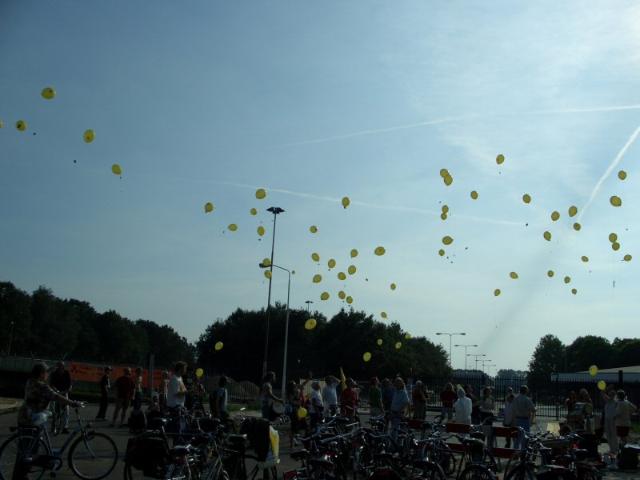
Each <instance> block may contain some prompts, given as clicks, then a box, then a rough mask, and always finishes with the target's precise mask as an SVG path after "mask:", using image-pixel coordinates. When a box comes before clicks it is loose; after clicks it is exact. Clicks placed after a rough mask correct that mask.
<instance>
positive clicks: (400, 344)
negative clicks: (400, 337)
mask: <svg viewBox="0 0 640 480" xmlns="http://www.w3.org/2000/svg"><path fill="white" fill-rule="evenodd" d="M401 348H402V342H396V350H400V349H401Z"/></svg>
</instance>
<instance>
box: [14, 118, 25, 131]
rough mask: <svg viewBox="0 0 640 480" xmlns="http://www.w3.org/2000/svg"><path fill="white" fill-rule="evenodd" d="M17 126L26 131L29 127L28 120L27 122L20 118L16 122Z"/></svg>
mask: <svg viewBox="0 0 640 480" xmlns="http://www.w3.org/2000/svg"><path fill="white" fill-rule="evenodd" d="M16 128H17V129H18V130H20V131H21V132H24V131H25V130H26V129H27V122H25V121H24V120H18V121H17V122H16Z"/></svg>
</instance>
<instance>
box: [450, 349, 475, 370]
mask: <svg viewBox="0 0 640 480" xmlns="http://www.w3.org/2000/svg"><path fill="white" fill-rule="evenodd" d="M477 346H478V345H471V344H466V345H460V344H456V345H454V347H464V369H465V370H466V369H467V349H468V348H470V347H477Z"/></svg>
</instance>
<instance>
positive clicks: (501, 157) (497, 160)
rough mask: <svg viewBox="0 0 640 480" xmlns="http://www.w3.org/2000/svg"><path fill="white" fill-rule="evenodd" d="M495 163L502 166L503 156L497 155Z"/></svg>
mask: <svg viewBox="0 0 640 480" xmlns="http://www.w3.org/2000/svg"><path fill="white" fill-rule="evenodd" d="M496 163H497V164H498V165H502V164H503V163H504V155H503V154H500V155H498V156H497V157H496Z"/></svg>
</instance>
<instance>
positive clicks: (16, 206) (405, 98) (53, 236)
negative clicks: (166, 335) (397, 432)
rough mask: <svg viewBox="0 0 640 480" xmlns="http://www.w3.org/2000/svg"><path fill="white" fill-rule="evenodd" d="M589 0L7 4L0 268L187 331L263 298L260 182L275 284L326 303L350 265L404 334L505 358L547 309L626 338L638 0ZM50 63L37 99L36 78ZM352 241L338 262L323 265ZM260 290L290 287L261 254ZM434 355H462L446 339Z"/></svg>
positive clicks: (632, 271) (630, 327)
mask: <svg viewBox="0 0 640 480" xmlns="http://www.w3.org/2000/svg"><path fill="white" fill-rule="evenodd" d="M583 7H584V5H583V4H582V3H580V2H565V3H563V4H560V5H558V4H557V2H550V1H549V2H535V3H525V2H509V1H504V2H489V3H487V2H421V1H402V2H364V1H362V2H338V1H326V2H294V1H289V2H273V1H265V2H252V3H243V2H209V1H192V2H188V3H184V2H179V3H176V2H170V1H154V2H144V3H143V2H124V1H114V2H64V1H59V2H55V4H54V3H47V4H44V3H42V2H36V1H17V0H14V1H7V2H2V4H0V21H1V22H2V28H0V58H1V59H2V67H1V68H0V119H1V120H3V122H4V128H2V129H0V166H1V170H0V171H1V173H0V218H1V219H2V222H1V223H0V236H1V238H2V242H1V243H0V277H1V278H2V279H3V280H10V281H13V282H14V283H16V284H17V285H18V286H19V287H20V288H24V289H27V290H32V289H34V288H36V287H37V286H38V285H40V284H44V285H47V286H48V287H50V288H52V289H53V290H54V291H55V293H56V294H58V295H59V296H62V297H74V298H81V299H85V300H88V301H90V302H91V303H92V304H94V305H95V307H96V308H97V309H98V310H104V309H108V308H114V309H116V310H118V311H119V312H121V313H122V314H123V315H126V316H128V317H130V318H147V319H152V320H155V321H158V322H161V323H168V324H170V325H172V326H174V327H176V328H177V329H178V330H179V331H180V332H181V333H183V334H184V335H186V336H187V337H188V338H191V339H195V338H197V336H198V335H199V334H200V333H201V332H202V331H203V330H204V328H205V327H206V326H207V325H208V324H209V323H210V322H212V321H213V320H215V319H216V318H219V317H225V316H226V315H228V314H229V313H230V312H231V311H233V310H234V309H235V308H236V307H238V306H241V307H244V308H260V307H262V306H264V305H265V303H266V297H267V282H266V280H265V278H264V277H263V276H262V272H261V271H260V270H259V269H258V268H257V263H258V262H259V261H260V260H261V259H262V258H264V257H266V256H268V254H269V247H270V240H271V223H270V218H269V215H268V214H266V213H265V212H264V210H265V209H266V208H267V207H269V206H271V205H277V206H280V207H282V208H284V209H285V210H287V211H286V213H285V214H283V215H282V216H281V217H280V218H279V221H278V232H277V246H276V259H275V260H276V263H277V264H280V265H282V266H285V267H289V268H292V269H294V270H295V271H296V275H295V276H294V279H293V286H292V304H293V305H294V306H303V305H304V301H305V300H307V299H311V300H313V301H314V302H315V303H314V306H315V307H317V308H318V309H319V310H320V311H322V312H323V313H325V314H326V315H332V314H333V313H335V312H336V311H337V310H338V309H339V308H340V307H341V306H342V305H343V304H342V302H340V301H339V299H338V298H337V292H338V290H340V289H343V290H345V291H346V292H347V294H349V295H352V296H353V298H354V307H355V308H358V309H364V310H366V311H368V312H371V313H374V314H376V315H377V316H379V313H380V312H381V311H386V312H388V314H389V317H390V318H391V319H393V320H396V321H399V322H400V323H401V324H402V326H403V327H404V328H405V329H407V330H408V331H410V332H411V333H412V334H414V335H426V336H427V337H429V338H432V339H434V341H440V339H441V338H442V337H435V336H434V334H435V333H436V332H438V331H464V332H467V338H466V339H465V342H468V343H477V344H479V345H480V347H479V348H478V349H477V350H476V351H477V352H479V353H486V354H487V355H488V356H489V358H491V359H492V360H494V361H495V363H497V365H498V367H500V368H507V367H511V368H525V367H526V364H527V362H528V360H529V358H530V355H531V352H532V350H533V347H534V346H535V344H536V343H537V341H538V339H539V338H540V336H542V335H544V334H546V333H554V334H556V335H558V336H559V337H560V338H561V339H562V340H564V341H571V340H573V338H575V337H576V336H578V335H583V334H587V333H593V334H599V335H604V336H606V337H608V338H611V339H613V338H614V337H616V336H620V337H625V336H634V335H635V334H636V332H637V328H634V327H636V325H637V320H636V318H635V315H636V312H637V309H638V301H637V294H636V292H635V291H634V289H633V287H634V286H635V285H636V284H637V281H638V270H637V267H636V263H635V262H636V259H635V258H634V260H633V261H632V262H622V261H621V258H622V256H623V255H624V254H627V253H629V254H631V255H634V256H635V255H636V253H637V254H638V256H639V257H638V260H640V253H638V252H636V251H635V247H636V245H637V244H638V239H639V238H638V233H637V232H636V230H635V228H634V227H636V222H637V216H634V209H635V208H636V205H637V204H638V201H639V200H640V196H639V194H638V193H637V192H638V191H639V189H638V188H637V183H636V182H637V181H638V180H637V178H638V176H639V174H640V171H639V169H638V168H637V163H638V156H639V155H640V145H637V144H635V136H634V134H636V135H637V132H636V129H637V128H638V127H639V126H640V95H638V89H637V85H638V84H639V81H640V55H639V54H638V51H640V50H639V49H638V47H639V44H640V26H639V25H640V21H638V20H639V17H640V7H639V6H638V5H637V3H635V2H623V1H613V2H606V3H600V4H594V5H591V6H590V8H588V9H585V8H583ZM49 85H50V86H53V87H54V88H55V89H56V91H57V97H56V98H55V99H54V100H53V101H45V100H43V99H42V98H41V97H40V91H41V89H42V88H43V87H45V86H49ZM18 119H24V120H26V121H27V122H28V125H29V128H28V131H27V132H18V131H17V130H16V129H15V127H14V124H15V122H16V120H18ZM87 128H92V129H94V130H95V132H96V140H95V141H94V142H93V143H92V144H85V143H84V142H83V141H82V132H83V131H84V130H85V129H87ZM34 132H35V133H36V135H33V133H34ZM625 146H626V147H627V148H624V147H625ZM623 148H624V150H623ZM498 153H503V154H504V155H505V157H506V161H505V163H504V164H503V165H502V166H497V165H496V163H495V157H496V155H497V154H498ZM616 158H617V160H618V161H619V164H618V165H617V166H615V168H612V174H611V175H610V176H604V177H603V175H604V174H605V172H606V171H607V169H608V168H609V167H612V162H614V160H616ZM74 161H75V163H74ZM113 163H119V164H120V165H121V166H122V169H123V172H124V173H123V176H122V179H120V178H118V177H116V176H114V175H113V174H112V173H111V172H110V167H111V165H112V164H113ZM441 168H447V169H448V170H449V171H450V172H451V174H452V175H453V177H454V182H453V184H452V185H451V186H450V187H446V186H445V185H444V184H443V182H442V179H441V178H440V176H439V174H438V172H439V170H440V169H441ZM619 169H624V170H625V171H626V172H627V173H628V178H627V180H625V181H624V182H621V181H620V180H618V178H617V176H616V174H617V171H618V170H619ZM599 181H600V183H601V186H600V187H599V188H598V189H596V188H595V187H596V185H597V184H598V182H599ZM257 187H264V188H266V189H267V191H268V196H267V199H266V200H263V201H258V200H256V199H255V197H254V192H255V189H256V188H257ZM471 190H477V191H478V193H479V199H478V200H477V201H472V200H471V199H470V198H469V192H470V191H471ZM524 193H529V194H530V195H531V196H532V198H533V200H532V202H531V203H530V204H529V205H525V204H524V203H523V202H522V200H521V197H522V195H523V194H524ZM614 194H615V195H619V196H620V197H621V198H622V200H623V206H622V208H617V209H614V208H613V207H611V205H610V204H609V200H608V199H609V197H610V196H611V195H614ZM344 195H348V196H349V197H350V198H351V200H352V205H351V206H350V207H349V208H348V209H346V210H344V209H343V208H342V207H341V205H340V198H341V197H342V196H344ZM591 196H593V201H592V203H591V205H590V206H589V208H588V210H587V211H586V212H584V215H583V216H581V219H580V223H581V224H582V226H583V228H582V230H581V231H580V232H575V231H574V230H573V229H572V228H571V224H572V223H573V222H574V221H575V220H576V219H569V218H568V215H567V209H568V207H569V206H570V205H576V206H578V207H579V208H580V210H581V215H582V213H583V212H582V207H583V206H585V205H586V204H587V203H588V202H589V198H590V197H591ZM207 201H211V202H213V203H214V204H215V205H216V210H215V212H214V213H212V214H210V215H205V214H204V212H203V205H204V203H205V202H207ZM443 204H446V205H448V206H449V208H450V216H449V218H448V219H447V220H446V221H445V222H443V221H442V220H440V217H439V215H440V209H441V206H442V205H443ZM252 207H256V208H258V209H260V211H261V213H260V214H259V215H258V216H257V217H252V216H250V215H249V213H248V212H249V209H250V208H252ZM553 210H558V211H559V212H560V213H561V215H562V217H561V219H560V221H558V222H556V223H553V222H551V220H550V219H549V214H550V212H551V211H553ZM229 223H236V224H238V226H239V229H238V231H237V232H235V233H232V232H229V231H226V226H227V225H228V224H229ZM260 224H262V225H264V226H265V227H266V229H267V234H266V235H265V237H263V239H262V240H259V239H258V235H257V234H256V228H257V226H259V225H260ZM310 225H317V226H318V228H319V233H318V234H316V235H312V234H310V233H309V231H308V228H309V226H310ZM545 230H550V231H551V232H552V233H553V238H552V241H551V242H546V241H545V240H544V239H543V238H542V233H543V232H544V231H545ZM610 232H616V233H617V234H618V235H619V237H620V243H621V245H622V246H621V249H620V250H619V251H618V252H614V251H612V249H611V247H610V244H609V241H608V239H607V237H608V235H609V233H610ZM444 235H451V236H452V237H454V239H455V241H454V243H453V245H451V246H450V247H447V248H446V250H447V255H448V257H449V258H448V259H446V258H441V257H439V256H438V254H437V251H438V249H440V248H441V247H442V244H441V238H442V237H443V236H444ZM378 245H383V246H385V248H386V250H387V254H386V255H385V256H383V257H376V256H374V255H373V253H372V252H373V249H374V248H375V247H376V246H378ZM352 248H357V249H358V250H359V252H360V255H359V256H358V257H357V258H356V259H354V260H353V261H351V259H350V258H349V251H350V250H351V249H352ZM312 252H318V253H319V254H320V255H321V259H322V260H321V262H320V263H321V264H320V265H316V264H315V263H314V262H313V261H312V260H311V258H310V254H311V253H312ZM582 255H587V256H588V257H589V259H590V261H589V263H587V264H585V263H583V262H581V260H580V257H581V256H582ZM329 258H335V259H336V261H337V262H338V266H337V268H336V269H334V270H333V271H331V272H329V271H328V268H327V266H326V261H327V260H328V259H329ZM351 263H353V264H355V265H356V266H357V268H358V272H357V274H356V275H355V276H353V277H349V279H348V280H347V281H346V282H340V281H339V280H338V279H337V278H336V273H337V272H338V271H342V270H345V269H346V267H347V266H348V265H349V264H351ZM549 269H553V270H554V271H555V272H556V275H555V277H554V278H553V279H549V278H547V276H546V272H547V270H549ZM511 271H516V272H517V273H518V274H519V279H518V280H511V279H509V272H511ZM316 273H321V274H322V275H323V277H324V279H323V282H322V283H321V284H320V285H315V284H313V283H312V282H311V278H312V276H313V275H314V274H316ZM565 275H569V276H571V278H572V281H571V284H570V285H565V284H564V283H563V281H562V278H563V277H564V276H565ZM391 282H395V283H396V284H397V285H398V288H397V290H396V291H394V292H392V291H391V290H390V289H389V284H390V283H391ZM614 282H615V287H614V286H613V285H614ZM495 288H500V289H501V290H502V294H501V295H500V296H499V297H497V298H496V297H494V296H493V290H494V289H495ZM571 288H577V289H578V294H577V295H575V296H574V295H572V294H571V291H570V290H571ZM325 290H326V291H328V292H330V293H331V299H330V300H329V301H326V302H322V301H320V298H319V297H320V293H321V292H322V291H325ZM273 297H274V300H278V301H284V300H285V298H286V278H285V276H284V275H281V274H278V273H277V272H276V273H274V283H273ZM445 344H447V345H448V342H445ZM453 360H454V366H457V367H459V366H462V364H463V361H464V359H463V355H462V350H457V351H454V355H453Z"/></svg>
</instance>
